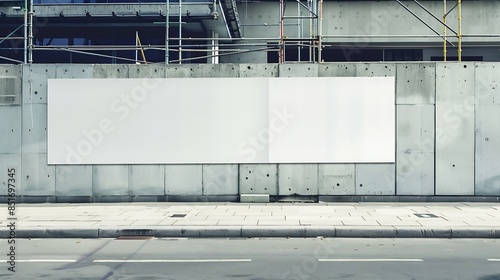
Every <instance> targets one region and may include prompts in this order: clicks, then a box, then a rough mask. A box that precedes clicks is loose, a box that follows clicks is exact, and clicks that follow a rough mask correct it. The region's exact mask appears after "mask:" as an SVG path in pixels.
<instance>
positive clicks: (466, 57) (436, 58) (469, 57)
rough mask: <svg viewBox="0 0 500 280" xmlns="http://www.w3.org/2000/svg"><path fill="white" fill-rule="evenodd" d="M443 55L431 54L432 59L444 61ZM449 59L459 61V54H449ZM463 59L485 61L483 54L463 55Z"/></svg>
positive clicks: (447, 58)
mask: <svg viewBox="0 0 500 280" xmlns="http://www.w3.org/2000/svg"><path fill="white" fill-rule="evenodd" d="M443 60H444V57H443V56H431V61H443ZM446 60H447V61H458V56H447V57H446ZM462 61H483V57H482V56H462Z"/></svg>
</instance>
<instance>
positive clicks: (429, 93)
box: [396, 63, 436, 105]
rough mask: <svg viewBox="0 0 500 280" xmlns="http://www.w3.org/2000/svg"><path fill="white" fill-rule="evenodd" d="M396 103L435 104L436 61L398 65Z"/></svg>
mask: <svg viewBox="0 0 500 280" xmlns="http://www.w3.org/2000/svg"><path fill="white" fill-rule="evenodd" d="M396 75H397V76H396V77H397V81H396V104H411V105H416V104H434V103H435V94H436V67H435V64H434V63H401V64H397V65H396Z"/></svg>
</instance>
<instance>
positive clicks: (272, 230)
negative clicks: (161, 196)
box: [0, 226, 500, 239]
mask: <svg viewBox="0 0 500 280" xmlns="http://www.w3.org/2000/svg"><path fill="white" fill-rule="evenodd" d="M9 235H10V231H9V230H8V229H0V238H3V239H6V238H9ZM138 235H139V236H155V237H190V238H230V237H231V238H237V237H240V238H241V237H243V238H250V237H283V238H287V237H300V238H306V237H318V236H322V237H337V238H500V228H496V227H495V228H486V227H476V228H473V227H471V228H464V227H457V228H421V227H408V226H407V227H396V226H384V227H374V226H357V227H356V226H352V227H348V226H336V227H335V226H281V227H280V226H220V227H215V226H169V227H153V228H147V229H144V228H128V227H127V228H99V229H96V228H36V227H34V228H23V229H17V230H16V231H15V237H16V238H117V237H119V236H138Z"/></svg>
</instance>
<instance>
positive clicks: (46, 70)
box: [22, 64, 56, 104]
mask: <svg viewBox="0 0 500 280" xmlns="http://www.w3.org/2000/svg"><path fill="white" fill-rule="evenodd" d="M55 77H56V65H55V64H29V65H23V82H22V85H23V103H24V104H30V103H34V104H39V103H40V104H47V79H54V78H55Z"/></svg>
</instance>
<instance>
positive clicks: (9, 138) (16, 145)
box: [0, 106, 21, 154]
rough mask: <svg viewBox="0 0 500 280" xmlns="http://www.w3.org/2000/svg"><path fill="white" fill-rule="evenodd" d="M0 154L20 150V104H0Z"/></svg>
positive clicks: (18, 151)
mask: <svg viewBox="0 0 500 280" xmlns="http://www.w3.org/2000/svg"><path fill="white" fill-rule="evenodd" d="M0 120H1V121H0V135H1V137H0V154H8V153H20V152H21V106H0Z"/></svg>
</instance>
